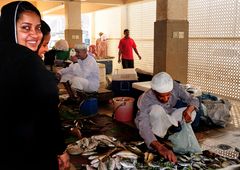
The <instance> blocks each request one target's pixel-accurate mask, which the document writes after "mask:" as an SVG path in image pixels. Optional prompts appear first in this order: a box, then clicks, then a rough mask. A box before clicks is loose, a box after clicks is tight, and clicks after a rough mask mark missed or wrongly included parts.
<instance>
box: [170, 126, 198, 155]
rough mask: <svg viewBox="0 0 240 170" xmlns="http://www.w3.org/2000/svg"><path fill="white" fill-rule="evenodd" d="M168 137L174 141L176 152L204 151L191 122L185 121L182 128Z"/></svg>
mask: <svg viewBox="0 0 240 170" xmlns="http://www.w3.org/2000/svg"><path fill="white" fill-rule="evenodd" d="M168 139H169V140H170V141H171V142H172V144H173V151H174V152H175V153H179V154H186V153H202V150H201V148H200V145H199V143H198V141H197V138H196V136H195V134H194V132H193V130H192V126H191V124H190V123H186V122H183V123H182V130H181V131H180V132H177V133H174V134H173V135H171V136H169V137H168Z"/></svg>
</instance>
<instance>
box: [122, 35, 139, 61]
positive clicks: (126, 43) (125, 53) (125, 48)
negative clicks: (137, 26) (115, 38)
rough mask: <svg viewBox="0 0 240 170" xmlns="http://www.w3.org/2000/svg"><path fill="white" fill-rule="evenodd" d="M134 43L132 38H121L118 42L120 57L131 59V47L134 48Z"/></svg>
mask: <svg viewBox="0 0 240 170" xmlns="http://www.w3.org/2000/svg"><path fill="white" fill-rule="evenodd" d="M136 47H137V46H136V44H135V42H134V40H133V39H132V38H130V37H129V38H125V37H124V38H122V39H121V40H120V42H119V45H118V48H119V50H120V51H121V52H122V58H123V59H127V60H133V52H132V49H133V48H136Z"/></svg>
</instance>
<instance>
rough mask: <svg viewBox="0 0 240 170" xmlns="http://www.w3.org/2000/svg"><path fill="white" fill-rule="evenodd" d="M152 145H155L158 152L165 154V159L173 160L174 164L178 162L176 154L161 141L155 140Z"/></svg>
mask: <svg viewBox="0 0 240 170" xmlns="http://www.w3.org/2000/svg"><path fill="white" fill-rule="evenodd" d="M150 145H151V147H153V148H154V149H155V150H157V152H158V153H159V154H160V155H161V156H163V157H164V158H165V159H167V160H169V161H171V162H173V163H174V164H175V163H176V162H177V157H176V155H175V154H174V153H173V152H172V151H171V150H169V149H168V148H166V147H165V146H164V145H163V144H161V143H159V142H158V141H153V142H152V143H151V144H150Z"/></svg>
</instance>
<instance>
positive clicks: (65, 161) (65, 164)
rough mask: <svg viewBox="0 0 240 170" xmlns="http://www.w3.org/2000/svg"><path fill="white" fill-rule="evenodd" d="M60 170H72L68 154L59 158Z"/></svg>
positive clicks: (65, 153)
mask: <svg viewBox="0 0 240 170" xmlns="http://www.w3.org/2000/svg"><path fill="white" fill-rule="evenodd" d="M58 166H59V170H68V169H69V168H70V158H69V155H68V153H67V152H64V153H63V154H62V155H59V156H58Z"/></svg>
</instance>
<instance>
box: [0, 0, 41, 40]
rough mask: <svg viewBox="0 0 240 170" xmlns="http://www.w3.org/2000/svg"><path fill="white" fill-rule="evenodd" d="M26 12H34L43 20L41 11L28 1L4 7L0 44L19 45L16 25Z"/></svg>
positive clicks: (12, 3) (0, 21) (0, 23)
mask: <svg viewBox="0 0 240 170" xmlns="http://www.w3.org/2000/svg"><path fill="white" fill-rule="evenodd" d="M24 11H32V12H34V13H36V14H37V15H38V16H39V17H40V19H41V14H40V12H39V10H38V9H37V8H36V7H35V6H34V5H33V4H31V3H30V2H27V1H14V2H11V3H8V4H7V5H5V6H3V7H2V9H1V17H0V42H5V43H10V44H12V43H14V44H16V43H18V42H17V32H16V23H17V20H18V19H19V17H20V15H21V14H22V12H24Z"/></svg>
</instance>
